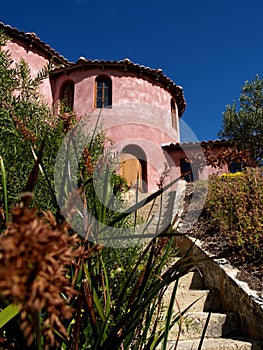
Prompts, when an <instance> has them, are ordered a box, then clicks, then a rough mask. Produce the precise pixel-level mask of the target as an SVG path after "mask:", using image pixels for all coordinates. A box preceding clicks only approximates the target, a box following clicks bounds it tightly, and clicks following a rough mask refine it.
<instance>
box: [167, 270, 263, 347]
mask: <svg viewBox="0 0 263 350" xmlns="http://www.w3.org/2000/svg"><path fill="white" fill-rule="evenodd" d="M173 287H174V286H173V284H172V285H170V286H169V288H168V290H167V291H166V295H165V298H167V303H168V300H169V297H170V295H171V293H172V290H173ZM192 303H194V304H193V306H192V307H191V308H190V309H189V310H188V311H187V313H186V314H185V315H183V316H182V319H181V322H180V325H179V324H176V325H175V326H174V327H173V328H172V329H171V331H170V332H169V338H168V344H167V349H175V346H176V349H177V350H181V349H185V350H198V349H202V350H232V349H236V350H237V349H240V350H241V349H242V350H262V349H263V347H262V343H261V342H260V341H257V340H254V339H248V338H245V337H244V336H243V335H242V334H240V327H239V320H238V316H237V315H236V314H235V313H232V312H223V311H221V303H220V299H219V295H218V293H217V292H216V291H212V290H206V289H205V288H204V281H203V278H202V276H201V273H200V270H199V269H198V268H197V269H196V270H195V271H192V272H189V273H187V274H186V275H184V276H183V277H181V278H180V280H179V284H178V289H177V293H176V303H175V305H174V313H177V312H178V311H179V312H180V313H181V312H183V311H184V310H185V309H186V308H187V307H188V306H189V305H191V304H192ZM178 308H179V309H180V310H178ZM206 324H207V328H206V332H205V338H204V340H203V343H202V345H201V348H200V347H199V346H200V339H201V337H202V333H203V330H204V328H205V326H206ZM179 329H180V331H179ZM178 333H179V340H178V341H177V338H178Z"/></svg>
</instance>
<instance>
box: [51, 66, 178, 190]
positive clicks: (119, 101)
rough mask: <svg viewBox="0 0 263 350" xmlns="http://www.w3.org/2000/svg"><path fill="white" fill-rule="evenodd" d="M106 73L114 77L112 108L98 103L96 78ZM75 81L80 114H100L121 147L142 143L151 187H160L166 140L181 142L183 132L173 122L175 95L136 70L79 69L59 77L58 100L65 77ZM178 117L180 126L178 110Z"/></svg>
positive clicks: (75, 101) (76, 110)
mask: <svg viewBox="0 0 263 350" xmlns="http://www.w3.org/2000/svg"><path fill="white" fill-rule="evenodd" d="M99 75H106V76H109V77H110V78H111V79H112V108H104V109H102V110H100V109H96V108H94V105H95V97H94V96H95V79H96V77H97V76H99ZM67 80H68V81H73V82H74V85H75V90H74V111H75V112H76V113H77V115H78V116H85V115H91V118H92V119H93V120H96V119H97V118H98V116H99V117H100V121H101V122H102V125H103V129H104V130H105V131H106V134H107V136H108V137H109V138H110V139H112V140H113V141H114V143H115V147H116V149H117V150H118V151H121V150H122V149H123V148H124V147H125V146H127V145H129V144H136V145H138V146H140V147H141V148H142V149H143V150H144V151H145V153H146V157H147V162H148V163H147V173H148V191H150V192H152V191H154V190H157V189H158V186H157V183H158V181H159V177H160V175H161V174H162V172H163V170H164V168H165V163H167V161H166V158H165V156H164V154H163V151H162V148H161V144H162V143H171V142H172V143H176V142H179V133H178V130H176V129H175V128H174V127H173V126H172V115H171V98H172V97H173V96H172V95H171V94H170V93H169V91H167V90H165V89H164V88H163V87H162V86H161V85H160V84H159V83H158V81H150V79H146V78H144V77H143V76H142V77H138V75H136V74H135V73H132V72H129V71H127V72H125V71H119V70H118V69H115V70H114V69H105V70H104V71H102V70H101V69H97V68H96V69H92V70H76V71H73V72H71V73H70V74H68V75H66V74H65V75H62V76H59V77H57V79H56V80H55V89H54V102H55V103H56V102H58V101H59V96H60V89H61V87H62V85H63V84H64V82H65V81H67ZM175 119H176V121H177V123H176V126H177V128H178V113H177V108H176V115H175Z"/></svg>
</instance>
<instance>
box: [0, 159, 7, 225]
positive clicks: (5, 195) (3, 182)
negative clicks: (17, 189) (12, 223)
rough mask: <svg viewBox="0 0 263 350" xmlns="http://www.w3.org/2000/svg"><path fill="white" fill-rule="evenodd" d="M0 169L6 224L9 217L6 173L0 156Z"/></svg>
mask: <svg viewBox="0 0 263 350" xmlns="http://www.w3.org/2000/svg"><path fill="white" fill-rule="evenodd" d="M0 170H1V175H2V176H1V177H2V186H3V197H4V208H5V224H6V226H7V224H8V219H9V211H8V195H7V186H6V173H5V166H4V161H3V158H2V157H0Z"/></svg>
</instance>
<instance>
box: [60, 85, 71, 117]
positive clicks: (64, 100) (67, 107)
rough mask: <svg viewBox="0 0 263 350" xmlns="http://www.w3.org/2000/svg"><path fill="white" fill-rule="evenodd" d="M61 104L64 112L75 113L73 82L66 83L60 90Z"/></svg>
mask: <svg viewBox="0 0 263 350" xmlns="http://www.w3.org/2000/svg"><path fill="white" fill-rule="evenodd" d="M59 100H60V104H61V108H62V109H64V112H71V111H73V106H74V83H73V82H72V81H67V82H65V83H64V84H63V85H62V87H61V90H60V98H59Z"/></svg>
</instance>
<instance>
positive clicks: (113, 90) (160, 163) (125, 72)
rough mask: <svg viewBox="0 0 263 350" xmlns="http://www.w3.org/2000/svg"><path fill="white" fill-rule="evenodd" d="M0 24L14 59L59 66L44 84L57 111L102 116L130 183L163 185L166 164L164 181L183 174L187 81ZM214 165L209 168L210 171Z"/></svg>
mask: <svg viewBox="0 0 263 350" xmlns="http://www.w3.org/2000/svg"><path fill="white" fill-rule="evenodd" d="M0 30H3V31H4V32H5V33H6V34H7V35H8V36H9V38H10V41H8V43H7V46H6V49H8V50H9V52H10V53H11V55H12V58H13V59H14V61H18V60H19V59H20V58H23V59H25V60H26V61H27V62H28V64H29V66H30V68H31V71H32V74H33V75H34V74H36V73H37V72H38V71H39V70H40V69H41V68H43V67H44V66H45V64H46V63H48V62H50V61H51V60H53V63H54V65H55V66H56V67H55V68H54V69H53V71H52V73H51V74H50V76H49V78H48V79H46V80H45V81H44V82H43V83H42V84H41V86H40V89H41V95H42V98H43V99H44V101H45V102H46V103H47V104H48V106H49V107H50V108H51V109H52V110H53V111H54V113H58V111H59V108H61V105H62V104H66V105H67V107H69V108H71V109H73V110H74V111H75V112H76V114H77V116H78V118H79V119H81V118H82V117H84V116H86V115H90V116H91V118H94V119H97V118H98V115H99V116H100V119H101V122H102V123H103V128H104V130H105V131H106V134H107V136H108V137H109V138H110V139H112V140H113V141H114V143H115V147H116V151H118V152H123V154H122V156H121V168H120V171H121V173H122V174H123V176H124V177H126V179H127V181H128V183H129V184H130V185H133V184H134V183H135V182H136V181H139V185H140V188H141V190H142V191H145V192H152V191H154V190H156V189H158V184H159V182H160V178H161V176H162V174H163V173H164V172H166V170H167V165H168V171H167V173H166V177H165V181H167V182H169V181H171V180H173V179H175V178H176V177H178V176H179V175H180V174H181V172H182V171H183V170H184V167H185V158H188V151H187V149H188V150H189V149H190V148H191V147H192V146H191V145H190V144H189V145H184V146H183V151H182V149H181V146H180V130H179V119H180V118H181V117H182V115H183V113H184V110H185V107H186V102H185V99H184V94H183V89H182V87H180V86H178V85H176V84H175V83H174V82H173V81H172V80H171V79H169V78H168V77H167V76H165V75H164V73H163V72H162V70H161V69H151V68H149V67H145V66H142V65H139V64H135V63H133V62H131V61H130V60H129V59H123V60H120V61H98V60H88V59H86V58H83V57H80V58H79V59H78V60H77V62H75V63H72V62H68V60H67V59H65V58H64V57H63V56H61V55H60V54H59V53H58V52H56V51H55V50H53V49H52V48H51V47H50V46H49V45H47V44H46V43H44V42H42V41H41V40H40V39H39V38H38V37H37V36H36V35H35V34H34V33H25V32H23V31H20V30H18V29H16V28H12V27H10V26H7V25H4V24H3V23H0ZM214 149H215V150H216V149H217V147H216V145H215V147H214ZM199 150H200V146H199ZM212 171H214V170H213V169H210V168H209V169H208V173H211V172H212ZM220 171H221V172H227V171H228V170H227V169H222V170H220ZM197 172H198V174H197V175H198V177H200V178H204V177H206V176H207V172H206V173H205V172H204V171H203V170H201V171H199V170H198V171H197ZM137 177H138V180H136V178H137ZM189 179H190V178H188V180H189ZM190 180H191V179H190Z"/></svg>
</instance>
